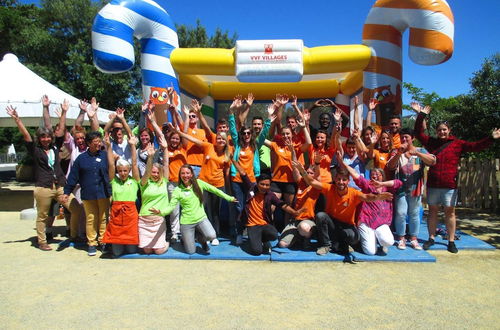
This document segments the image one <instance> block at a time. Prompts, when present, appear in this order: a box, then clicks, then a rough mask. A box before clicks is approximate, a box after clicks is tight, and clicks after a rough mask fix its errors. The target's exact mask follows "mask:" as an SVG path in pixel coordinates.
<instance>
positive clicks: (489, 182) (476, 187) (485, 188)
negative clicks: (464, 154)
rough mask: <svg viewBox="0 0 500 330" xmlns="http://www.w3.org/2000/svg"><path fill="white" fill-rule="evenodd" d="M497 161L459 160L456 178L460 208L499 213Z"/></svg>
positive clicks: (499, 174) (498, 169)
mask: <svg viewBox="0 0 500 330" xmlns="http://www.w3.org/2000/svg"><path fill="white" fill-rule="evenodd" d="M499 163H500V162H499V159H492V160H487V159H472V158H468V159H466V158H462V159H461V160H460V168H459V177H458V188H459V191H458V193H459V195H458V203H459V205H460V206H462V207H470V208H474V209H489V210H492V211H497V212H498V211H500V203H499V197H498V193H499V186H500V168H499V167H500V164H499Z"/></svg>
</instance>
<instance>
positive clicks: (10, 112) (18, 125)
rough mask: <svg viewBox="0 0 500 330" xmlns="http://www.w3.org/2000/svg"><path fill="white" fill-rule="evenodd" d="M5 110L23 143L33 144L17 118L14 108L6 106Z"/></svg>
mask: <svg viewBox="0 0 500 330" xmlns="http://www.w3.org/2000/svg"><path fill="white" fill-rule="evenodd" d="M5 110H6V111H7V114H8V115H9V116H11V117H12V119H14V121H15V122H16V125H17V128H18V129H19V132H21V135H22V136H23V138H24V141H25V142H33V139H32V137H31V134H30V133H29V132H28V130H27V129H26V127H25V126H24V124H23V122H22V120H21V118H19V115H18V114H17V111H16V108H14V107H13V106H11V105H9V106H7V108H6V109H5Z"/></svg>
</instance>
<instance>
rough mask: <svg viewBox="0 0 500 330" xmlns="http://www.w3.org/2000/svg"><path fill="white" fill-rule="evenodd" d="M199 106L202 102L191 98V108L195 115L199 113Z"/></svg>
mask: <svg viewBox="0 0 500 330" xmlns="http://www.w3.org/2000/svg"><path fill="white" fill-rule="evenodd" d="M201 107H202V104H201V103H200V102H198V100H196V99H192V100H191V109H192V110H193V111H194V112H195V113H196V115H198V116H199V115H200V114H201Z"/></svg>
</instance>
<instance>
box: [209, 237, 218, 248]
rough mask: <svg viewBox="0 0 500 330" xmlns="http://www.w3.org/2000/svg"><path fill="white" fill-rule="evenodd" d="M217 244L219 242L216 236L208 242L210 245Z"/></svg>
mask: <svg viewBox="0 0 500 330" xmlns="http://www.w3.org/2000/svg"><path fill="white" fill-rule="evenodd" d="M219 244H220V242H219V240H218V239H217V238H214V239H213V240H212V243H210V245H212V246H217V245H219Z"/></svg>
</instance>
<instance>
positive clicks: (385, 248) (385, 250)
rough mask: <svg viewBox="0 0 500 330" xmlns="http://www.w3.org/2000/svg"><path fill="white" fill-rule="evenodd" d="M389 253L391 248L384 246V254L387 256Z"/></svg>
mask: <svg viewBox="0 0 500 330" xmlns="http://www.w3.org/2000/svg"><path fill="white" fill-rule="evenodd" d="M388 251H389V248H388V247H387V246H382V252H383V253H385V254H387V252H388Z"/></svg>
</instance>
